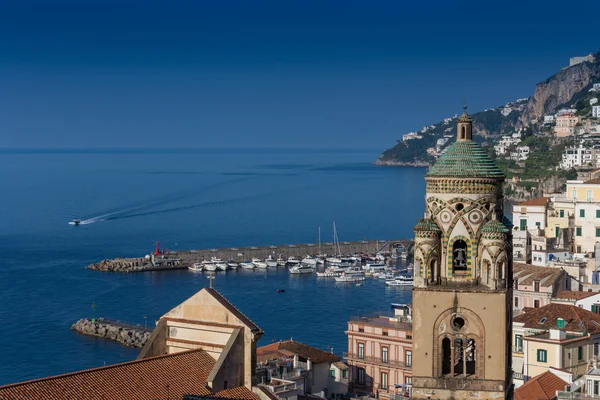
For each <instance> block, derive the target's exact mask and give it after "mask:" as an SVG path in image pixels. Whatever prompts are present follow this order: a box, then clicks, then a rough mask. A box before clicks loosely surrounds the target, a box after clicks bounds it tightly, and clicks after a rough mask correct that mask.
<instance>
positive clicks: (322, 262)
mask: <svg viewBox="0 0 600 400" xmlns="http://www.w3.org/2000/svg"><path fill="white" fill-rule="evenodd" d="M317 264H319V265H324V264H325V259H324V258H323V257H320V256H317Z"/></svg>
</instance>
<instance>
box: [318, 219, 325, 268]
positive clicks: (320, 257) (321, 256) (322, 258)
mask: <svg viewBox="0 0 600 400" xmlns="http://www.w3.org/2000/svg"><path fill="white" fill-rule="evenodd" d="M317 264H319V265H323V264H325V256H324V255H323V254H322V253H321V227H320V226H319V253H318V254H317Z"/></svg>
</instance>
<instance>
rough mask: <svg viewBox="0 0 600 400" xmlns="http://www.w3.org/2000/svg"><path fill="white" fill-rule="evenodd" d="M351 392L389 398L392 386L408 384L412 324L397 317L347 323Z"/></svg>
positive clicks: (410, 368)
mask: <svg viewBox="0 0 600 400" xmlns="http://www.w3.org/2000/svg"><path fill="white" fill-rule="evenodd" d="M346 334H347V335H348V352H347V353H344V358H346V360H347V362H348V365H349V367H350V368H351V371H350V372H351V376H352V381H351V391H352V392H353V393H357V394H359V395H373V396H377V397H379V398H384V399H389V398H390V396H391V395H392V394H394V393H395V392H396V390H395V386H396V385H406V384H410V383H412V360H413V357H412V325H411V323H410V322H406V321H402V318H398V317H393V318H392V317H373V318H356V319H353V320H351V321H350V322H348V331H346Z"/></svg>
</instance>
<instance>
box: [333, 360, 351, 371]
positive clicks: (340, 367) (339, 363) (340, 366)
mask: <svg viewBox="0 0 600 400" xmlns="http://www.w3.org/2000/svg"><path fill="white" fill-rule="evenodd" d="M333 365H335V366H336V367H338V368H339V369H341V370H346V369H348V366H347V365H346V364H345V363H343V362H341V361H338V362H334V363H333Z"/></svg>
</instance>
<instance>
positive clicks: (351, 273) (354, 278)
mask: <svg viewBox="0 0 600 400" xmlns="http://www.w3.org/2000/svg"><path fill="white" fill-rule="evenodd" d="M364 280H365V274H364V272H363V271H361V270H360V269H358V268H348V269H347V270H346V271H345V272H344V273H343V274H342V275H341V276H336V277H335V281H336V282H360V281H364Z"/></svg>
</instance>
